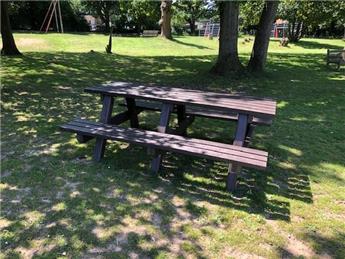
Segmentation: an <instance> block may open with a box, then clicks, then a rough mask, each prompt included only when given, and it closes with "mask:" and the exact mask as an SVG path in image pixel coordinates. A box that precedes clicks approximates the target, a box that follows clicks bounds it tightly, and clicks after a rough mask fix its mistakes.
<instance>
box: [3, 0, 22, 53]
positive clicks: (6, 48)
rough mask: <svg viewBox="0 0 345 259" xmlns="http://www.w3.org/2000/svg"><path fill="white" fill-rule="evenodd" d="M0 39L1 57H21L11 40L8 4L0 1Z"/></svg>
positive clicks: (12, 39)
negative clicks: (0, 42) (0, 45)
mask: <svg viewBox="0 0 345 259" xmlns="http://www.w3.org/2000/svg"><path fill="white" fill-rule="evenodd" d="M0 8H1V38H2V50H1V55H9V56H10V55H21V53H20V52H19V50H18V49H17V46H16V43H15V41H14V38H13V34H12V30H11V24H10V18H9V16H8V2H7V1H1V6H0Z"/></svg>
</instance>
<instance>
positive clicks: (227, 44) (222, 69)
mask: <svg viewBox="0 0 345 259" xmlns="http://www.w3.org/2000/svg"><path fill="white" fill-rule="evenodd" d="M219 11H220V37H219V51H218V59H217V62H216V64H215V65H214V66H213V68H212V69H211V73H215V74H218V75H225V74H227V73H229V72H238V71H240V70H242V69H243V66H242V64H241V62H240V60H239V58H238V49H237V40H238V15H239V2H233V1H231V2H230V1H222V2H220V4H219Z"/></svg>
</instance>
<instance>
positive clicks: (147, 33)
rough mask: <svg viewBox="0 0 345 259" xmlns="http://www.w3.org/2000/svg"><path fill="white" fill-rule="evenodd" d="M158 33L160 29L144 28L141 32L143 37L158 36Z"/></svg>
mask: <svg viewBox="0 0 345 259" xmlns="http://www.w3.org/2000/svg"><path fill="white" fill-rule="evenodd" d="M157 35H158V30H144V31H143V33H142V34H141V36H142V37H156V36H157Z"/></svg>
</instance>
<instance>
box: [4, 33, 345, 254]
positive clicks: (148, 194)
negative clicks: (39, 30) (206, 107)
mask: <svg viewBox="0 0 345 259" xmlns="http://www.w3.org/2000/svg"><path fill="white" fill-rule="evenodd" d="M15 36H16V38H18V39H19V38H21V37H22V38H25V37H29V36H28V35H27V34H16V35H15ZM56 36H57V35H56V34H47V35H44V36H42V35H39V34H37V35H34V36H32V38H33V39H40V37H44V42H45V43H44V44H48V46H49V49H43V50H42V51H44V52H36V49H35V48H34V46H33V45H31V46H29V43H25V44H28V45H26V46H24V45H25V44H24V45H23V44H22V43H21V42H20V41H19V43H20V47H21V48H22V49H23V50H24V56H23V57H21V58H3V57H2V58H1V59H2V60H1V61H2V64H3V66H2V67H1V70H2V75H3V76H2V78H1V80H2V87H3V88H2V98H1V107H2V114H1V119H2V126H1V127H2V140H1V141H2V143H1V144H2V152H1V153H2V154H1V159H2V161H1V163H2V165H1V166H2V169H1V170H2V172H1V174H2V178H1V185H0V188H1V199H2V200H1V202H2V204H3V206H2V218H1V219H0V228H1V239H2V250H3V252H4V253H5V254H6V256H8V257H16V256H17V257H30V256H42V257H59V256H66V257H73V258H75V257H83V256H84V257H90V258H92V257H97V256H105V257H106V256H112V255H114V253H115V255H116V256H119V257H120V256H123V257H128V256H130V255H132V256H139V257H150V258H152V257H155V256H162V255H163V256H166V257H172V256H175V257H178V256H180V257H189V256H194V257H212V256H213V257H214V256H219V255H221V254H222V253H223V254H229V256H233V255H237V257H242V256H248V257H251V256H253V255H257V254H261V255H264V256H265V257H276V256H281V255H293V256H295V255H296V256H299V255H303V251H309V250H303V249H310V250H313V253H314V254H315V255H316V256H319V255H320V254H321V255H322V254H323V253H325V254H327V255H330V256H335V255H338V254H339V253H340V254H341V253H342V251H343V250H341V249H343V246H342V245H341V244H342V241H343V240H344V235H343V233H342V232H341V231H340V229H341V228H342V227H343V225H342V223H341V222H343V218H342V215H343V214H344V212H345V207H344V200H345V197H344V192H343V191H342V190H343V189H342V188H343V187H342V186H343V185H344V181H345V175H344V172H345V166H344V164H343V154H344V152H345V150H344V145H343V137H342V136H343V124H342V121H343V114H344V112H345V110H344V105H343V104H344V103H343V96H344V87H343V81H344V79H345V78H344V75H343V74H342V72H343V70H341V71H334V70H332V69H328V68H327V67H326V66H325V62H324V48H327V47H329V45H332V47H333V45H336V46H340V44H342V42H341V41H336V40H335V41H324V42H317V40H314V39H313V40H303V42H301V43H298V44H296V46H295V45H294V44H291V45H290V48H288V49H286V48H281V47H279V46H278V45H279V42H272V44H271V49H270V54H269V58H268V62H269V64H268V67H267V72H266V73H265V74H263V75H255V76H252V75H243V76H239V77H238V78H232V79H224V78H222V77H216V76H213V75H210V74H209V73H208V71H209V69H210V67H211V66H212V64H213V62H214V60H215V58H216V53H217V44H218V41H217V40H213V41H212V40H208V39H204V38H202V39H199V38H196V37H178V38H176V41H175V42H174V41H173V42H169V41H162V40H160V39H158V38H157V39H143V38H123V39H120V38H115V39H114V45H115V46H114V47H115V51H114V52H115V54H113V55H107V54H104V53H103V51H104V46H105V44H106V42H107V37H106V36H104V35H89V36H87V37H86V36H80V35H67V36H66V40H65V43H64V44H67V45H65V46H64V47H61V46H57V47H56V49H55V48H54V46H55V45H54V44H56V43H54V37H56ZM30 37H31V35H30ZM80 37H82V38H83V37H84V38H83V39H85V40H83V41H82V42H81V41H80ZM86 39H87V40H86ZM103 41H104V43H103ZM138 42H139V43H138ZM72 43H73V44H72ZM78 43H80V44H78ZM37 44H38V43H37ZM40 44H41V43H40ZM42 44H43V43H42ZM124 44H125V45H124ZM151 44H152V45H151ZM239 44H240V51H241V53H240V56H241V60H242V61H244V62H245V61H247V60H248V58H249V53H250V46H249V45H250V44H242V43H241V39H240V43H239ZM38 45H39V44H38ZM122 45H124V46H122ZM66 46H68V47H66ZM129 46H130V47H129ZM151 46H152V47H151ZM149 47H150V48H149ZM66 48H67V49H66ZM53 49H54V50H53ZM91 49H93V50H94V51H95V52H94V53H90V50H91ZM163 50H164V51H165V52H163ZM61 51H64V52H61ZM109 81H130V82H138V83H145V84H151V85H155V86H176V87H184V88H188V89H196V90H208V91H219V92H222V93H234V92H241V93H246V94H249V95H253V96H266V97H272V98H274V99H276V100H277V102H278V106H277V108H278V109H277V116H276V118H275V119H274V121H273V124H272V126H271V127H264V126H262V127H257V128H256V129H255V133H254V135H255V136H254V138H253V143H252V147H255V148H260V149H264V150H267V151H268V152H269V154H270V156H269V162H268V165H269V167H268V169H267V171H258V170H254V169H251V170H248V169H244V170H243V173H242V174H241V175H240V179H239V188H238V191H237V192H236V193H234V194H229V193H228V192H226V190H225V183H224V179H225V177H226V172H227V168H228V164H227V163H224V162H214V161H209V160H206V159H201V158H195V157H189V156H184V155H178V154H172V153H168V154H167V155H166V156H165V159H164V163H163V170H162V172H161V174H160V175H159V176H158V177H157V176H153V175H151V172H150V169H149V166H148V163H147V162H148V161H150V159H151V158H152V157H151V156H150V155H148V154H147V152H146V149H144V148H142V147H139V146H136V145H132V144H127V143H121V142H110V143H109V145H108V146H107V150H106V153H105V158H104V159H103V161H102V162H101V163H95V162H93V161H92V158H91V157H92V152H93V146H94V140H91V141H90V142H88V143H87V144H80V143H78V142H77V140H76V139H75V135H69V134H66V133H64V134H62V133H61V132H60V131H59V129H58V126H59V125H61V124H63V123H66V122H67V121H70V120H72V119H74V118H76V117H78V118H80V117H82V118H87V119H88V120H92V121H97V120H98V117H99V112H100V110H101V102H100V98H99V97H97V96H95V95H91V94H88V93H85V92H83V90H84V88H85V87H88V86H94V85H98V84H101V83H106V82H109ZM120 103H122V100H120V99H116V100H115V104H116V105H115V108H114V112H120V111H122V110H123V109H124V107H123V106H120V105H119V104H120ZM139 120H140V123H141V126H142V127H143V128H145V129H149V130H154V129H155V127H156V125H157V123H158V120H159V114H158V113H156V112H143V113H141V114H140V115H139ZM172 121H173V124H176V116H175V115H174V116H172ZM125 126H127V124H125ZM234 131H235V127H234V124H233V123H229V122H227V121H220V120H207V119H205V118H197V119H196V120H195V121H194V123H193V124H192V126H191V127H190V128H189V129H188V135H189V136H191V137H195V138H204V139H209V140H213V141H220V142H224V143H231V142H232V136H233V134H234ZM330 204H332V207H330ZM325 217H326V218H327V222H323V221H322V219H323V218H325ZM272 222H273V223H272ZM274 224H276V225H274ZM315 229H316V230H315ZM291 233H293V234H291ZM303 233H304V234H305V235H303ZM289 235H290V238H289ZM289 240H293V241H295V243H297V244H299V245H300V250H292V249H291V246H290V245H291V241H289ZM289 242H290V243H289ZM332 247H334V248H336V249H338V251H340V252H337V251H336V250H334V249H330V248H332ZM284 249H285V250H284ZM296 251H297V252H296Z"/></svg>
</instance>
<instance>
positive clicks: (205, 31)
mask: <svg viewBox="0 0 345 259" xmlns="http://www.w3.org/2000/svg"><path fill="white" fill-rule="evenodd" d="M219 32H220V24H219V23H212V22H207V23H206V25H205V27H204V28H202V29H200V30H199V36H204V37H210V36H211V37H219Z"/></svg>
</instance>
